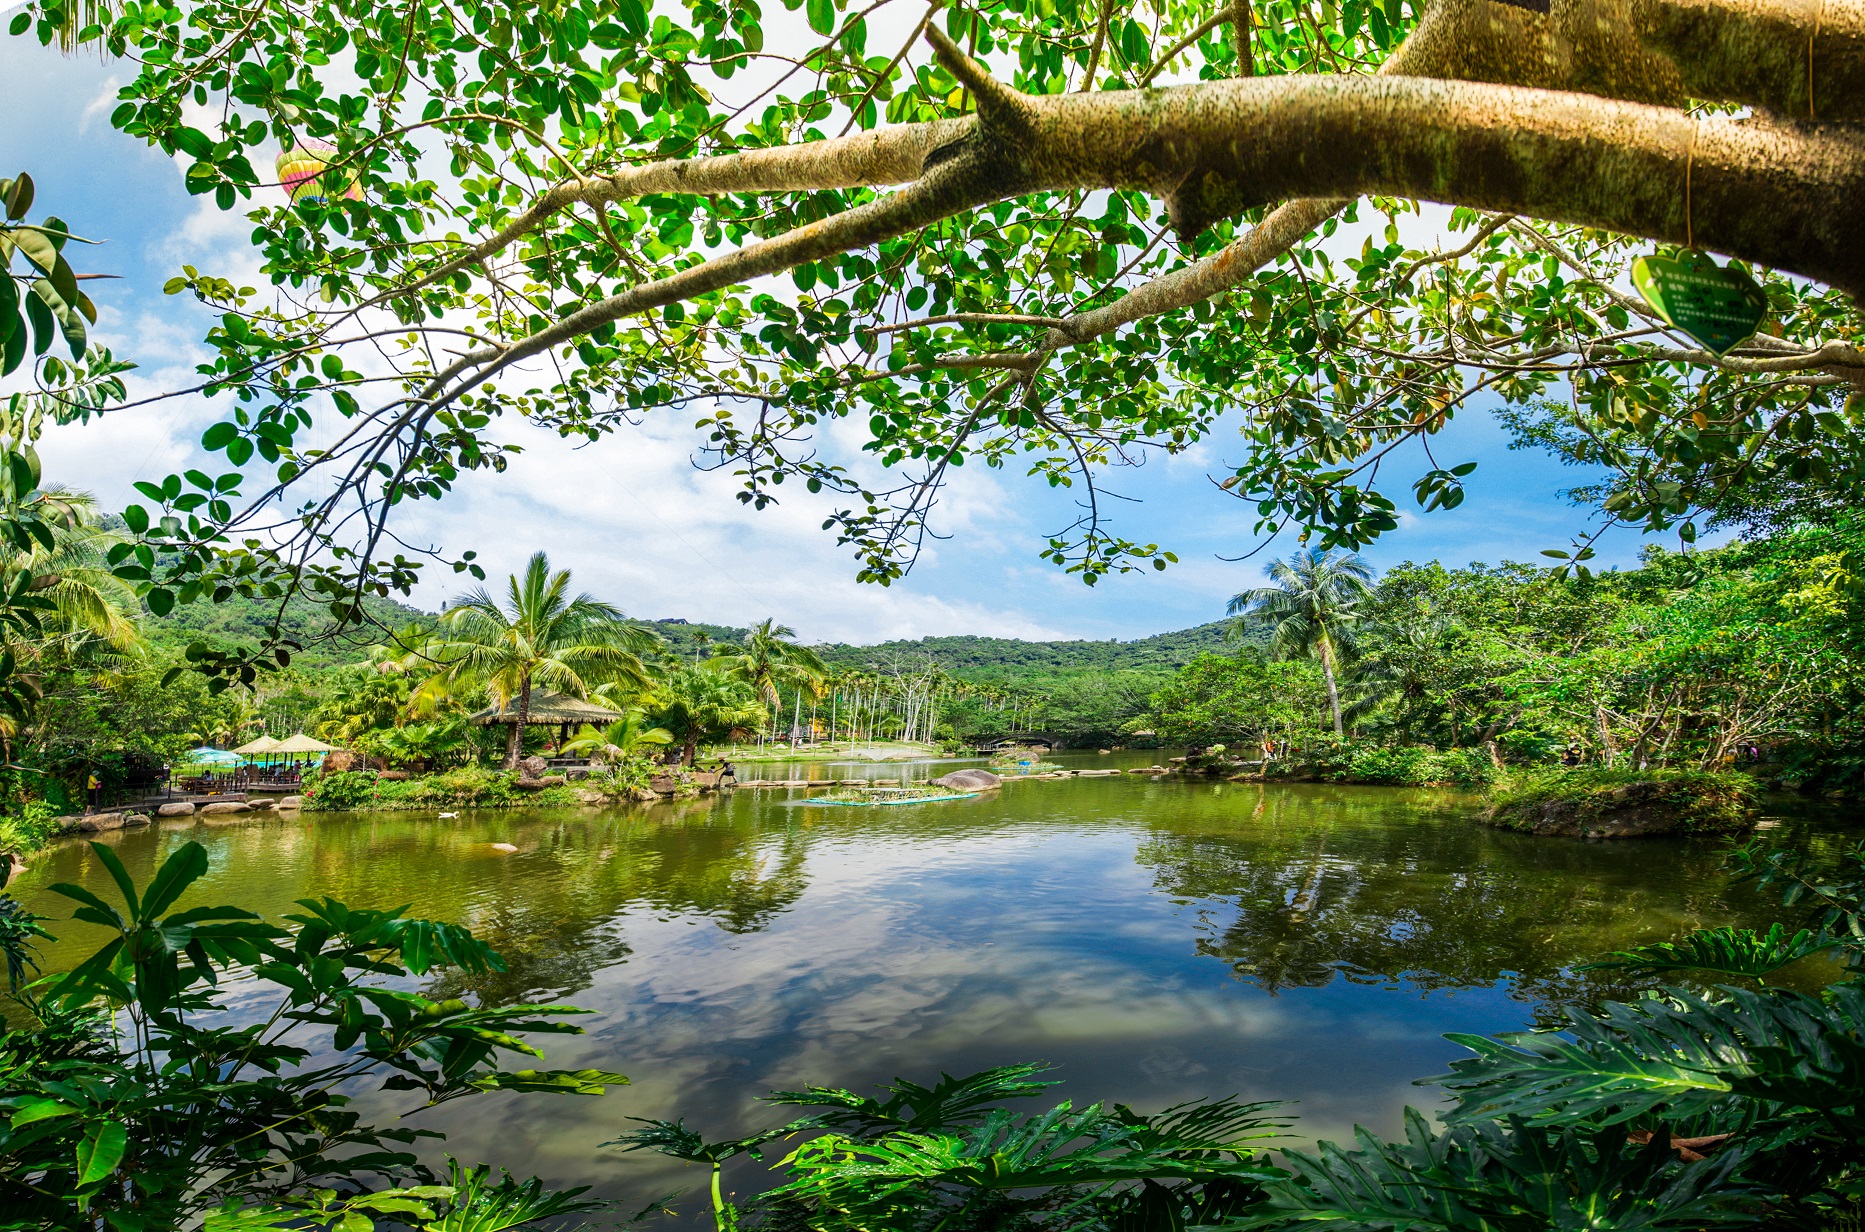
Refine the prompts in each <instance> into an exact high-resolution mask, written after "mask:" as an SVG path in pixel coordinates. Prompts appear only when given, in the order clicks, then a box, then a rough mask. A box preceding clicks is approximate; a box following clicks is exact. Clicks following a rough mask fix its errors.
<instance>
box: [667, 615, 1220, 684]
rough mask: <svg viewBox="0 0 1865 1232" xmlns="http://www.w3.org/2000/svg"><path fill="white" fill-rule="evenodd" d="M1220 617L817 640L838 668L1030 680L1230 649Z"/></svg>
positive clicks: (717, 637)
mask: <svg viewBox="0 0 1865 1232" xmlns="http://www.w3.org/2000/svg"><path fill="white" fill-rule="evenodd" d="M652 623H653V625H654V628H655V630H656V631H657V632H658V633H659V634H660V635H661V636H662V637H664V638H666V639H667V641H668V643H669V645H670V646H672V647H674V648H676V649H679V650H682V651H686V652H688V653H691V652H692V651H693V650H694V649H695V647H696V646H697V645H699V643H698V642H696V640H695V635H696V634H704V635H705V636H706V637H708V638H710V639H711V641H710V643H708V644H718V643H722V642H737V641H738V639H739V638H741V637H743V636H744V632H745V631H744V630H743V629H737V628H732V627H730V626H728V625H712V624H705V623H703V622H700V621H686V620H679V619H667V620H656V621H653V622H652ZM1225 624H1226V622H1225V621H1212V622H1211V623H1210V624H1203V625H1198V626H1196V627H1195V628H1191V629H1179V630H1177V631H1175V632H1172V633H1155V634H1153V635H1152V636H1151V637H1142V638H1136V639H1135V640H1133V641H1129V642H1123V641H1119V640H1116V639H1112V638H1110V639H1109V640H1107V641H1104V642H1097V641H1084V640H1070V641H1055V642H1030V641H1024V640H1022V639H1021V638H1014V637H975V636H970V635H964V636H959V637H922V638H913V639H911V640H896V641H891V642H880V643H876V644H872V645H859V644H851V643H847V642H834V643H830V644H828V645H825V646H819V647H817V649H818V651H819V652H820V653H821V654H822V656H823V658H824V659H826V660H827V661H828V662H830V663H832V664H834V665H836V666H838V667H851V668H860V667H867V666H869V665H870V664H878V665H883V666H885V665H887V664H889V663H891V662H893V661H896V660H923V659H925V658H928V657H930V658H931V659H932V660H933V661H934V662H936V663H937V664H938V665H939V666H940V667H942V668H944V669H945V670H946V671H948V672H950V673H952V674H953V675H955V676H959V677H961V678H963V679H966V680H973V681H978V682H980V683H985V682H991V683H1003V684H1018V683H1029V682H1031V681H1032V680H1034V679H1036V678H1039V677H1043V678H1046V677H1054V676H1072V675H1081V674H1085V673H1090V672H1109V671H1130V670H1137V671H1160V672H1170V671H1175V670H1177V669H1178V668H1180V667H1183V666H1184V665H1185V664H1187V663H1190V662H1191V661H1192V659H1194V658H1196V657H1197V656H1198V655H1200V654H1203V653H1205V652H1206V651H1222V650H1225V649H1227V648H1230V643H1227V642H1226V641H1225V640H1224V628H1225Z"/></svg>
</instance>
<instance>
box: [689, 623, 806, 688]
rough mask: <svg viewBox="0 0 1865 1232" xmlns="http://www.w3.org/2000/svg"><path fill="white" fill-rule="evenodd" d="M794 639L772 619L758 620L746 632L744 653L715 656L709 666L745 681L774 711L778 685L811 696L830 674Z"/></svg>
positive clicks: (788, 629) (794, 632) (787, 628)
mask: <svg viewBox="0 0 1865 1232" xmlns="http://www.w3.org/2000/svg"><path fill="white" fill-rule="evenodd" d="M796 635H797V631H796V630H795V629H792V628H791V627H790V626H789V625H780V624H778V623H777V621H776V620H775V619H768V620H761V621H759V622H758V623H757V624H755V625H752V626H751V628H749V629H747V630H746V631H745V636H744V639H743V642H742V645H743V646H744V649H743V650H741V651H740V652H739V653H738V654H730V655H717V656H715V657H714V658H713V659H712V660H711V662H710V664H709V666H711V667H714V668H717V669H719V670H720V671H723V672H724V673H725V674H726V675H727V676H731V677H734V678H736V679H738V680H742V681H744V682H745V683H746V684H748V685H750V686H751V689H752V691H753V692H754V693H756V694H757V695H758V697H759V698H761V699H762V700H763V702H764V705H765V707H766V708H767V709H769V708H774V707H775V706H776V705H777V702H778V697H777V686H778V685H780V684H782V685H789V686H790V687H791V688H797V689H803V688H807V689H809V690H810V691H812V692H814V691H815V690H816V689H817V688H818V687H819V686H820V685H821V684H822V682H823V679H824V678H825V677H826V676H828V674H829V667H828V665H827V664H825V663H824V662H823V661H822V659H821V658H820V657H818V655H817V654H816V652H815V651H813V650H811V649H810V648H809V647H807V646H799V645H797V644H796V642H794V641H792V640H791V639H792V638H794V637H796Z"/></svg>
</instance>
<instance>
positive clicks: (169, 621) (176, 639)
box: [143, 595, 434, 667]
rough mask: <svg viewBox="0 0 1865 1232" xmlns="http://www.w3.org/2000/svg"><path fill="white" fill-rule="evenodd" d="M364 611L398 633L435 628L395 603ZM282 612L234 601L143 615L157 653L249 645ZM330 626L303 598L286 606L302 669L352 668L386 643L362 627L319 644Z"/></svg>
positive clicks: (370, 605)
mask: <svg viewBox="0 0 1865 1232" xmlns="http://www.w3.org/2000/svg"><path fill="white" fill-rule="evenodd" d="M363 607H364V609H365V610H367V611H368V612H369V614H370V615H371V616H373V617H374V618H375V619H376V620H378V621H380V622H381V623H382V624H384V625H387V626H388V627H389V628H391V629H399V628H402V627H403V626H405V625H408V624H411V623H419V624H431V623H433V620H434V616H433V614H432V613H431V612H423V611H421V610H420V609H419V608H414V607H409V606H408V605H407V604H405V603H397V602H396V601H394V600H393V599H382V598H371V599H368V600H365V601H364V604H363ZM277 611H278V605H277V604H276V603H274V602H270V601H260V600H257V599H247V598H243V597H241V596H239V595H232V596H230V597H229V598H228V599H227V600H226V602H224V603H183V604H178V605H177V606H176V607H175V609H174V610H173V611H171V612H170V613H169V614H168V615H166V616H154V615H150V614H149V613H147V612H145V613H144V615H143V621H144V628H145V633H146V636H147V638H148V640H149V642H150V644H151V645H153V646H155V647H157V648H158V649H173V650H179V649H181V648H182V647H185V646H187V645H188V644H189V643H191V642H207V643H208V644H209V645H214V646H227V645H236V644H243V645H251V644H253V643H255V642H258V641H259V640H260V639H261V638H263V637H264V636H265V628H266V626H267V625H268V624H269V623H270V622H271V620H272V618H273V616H274V615H275V614H276V613H277ZM329 625H330V613H329V612H328V611H327V610H325V609H324V608H323V607H321V606H319V605H317V604H315V603H312V602H310V601H309V600H305V599H298V600H294V601H293V602H291V603H289V604H287V605H286V608H285V616H284V620H283V621H282V626H283V629H284V632H285V636H286V637H287V638H289V639H291V640H292V641H295V642H298V643H299V644H300V645H302V646H303V647H304V649H303V650H302V651H299V652H298V653H296V654H295V655H293V661H294V663H295V664H296V665H297V666H299V667H329V666H332V665H335V664H339V663H352V662H355V661H356V660H358V659H360V658H362V657H363V647H365V646H368V645H370V644H372V643H375V642H379V641H381V640H382V639H383V634H382V631H381V630H380V629H378V628H376V627H375V626H373V625H364V626H361V627H358V628H352V629H350V630H348V631H346V632H345V633H344V634H343V635H342V636H341V637H339V638H337V639H334V640H329V641H320V640H318V638H319V636H320V635H321V634H322V633H323V632H324V631H325V629H327V628H328V626H329Z"/></svg>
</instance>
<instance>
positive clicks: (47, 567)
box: [0, 487, 140, 654]
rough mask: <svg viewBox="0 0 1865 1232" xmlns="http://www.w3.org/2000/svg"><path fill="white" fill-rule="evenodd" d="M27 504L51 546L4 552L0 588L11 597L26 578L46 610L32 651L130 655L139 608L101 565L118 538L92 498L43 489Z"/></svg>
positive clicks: (74, 491) (129, 590)
mask: <svg viewBox="0 0 1865 1232" xmlns="http://www.w3.org/2000/svg"><path fill="white" fill-rule="evenodd" d="M34 504H35V505H36V512H37V514H38V517H39V519H40V520H41V521H42V522H44V523H45V524H46V526H47V527H48V528H49V529H50V531H51V538H52V542H51V546H49V547H46V546H42V545H40V544H37V543H35V544H34V546H33V548H32V550H30V551H21V550H19V549H18V548H14V547H11V546H10V545H9V548H8V550H7V551H6V552H5V554H4V556H0V585H4V586H5V587H6V589H7V590H9V591H11V590H12V589H13V587H14V585H15V584H16V582H17V580H18V578H19V576H20V575H21V574H27V575H29V576H30V577H31V581H29V582H28V583H27V584H26V591H27V593H28V594H31V595H34V596H36V597H38V598H40V599H42V600H44V601H45V602H46V604H47V607H46V609H45V612H44V615H43V616H42V617H41V618H40V625H41V630H42V632H43V634H44V640H43V642H42V643H41V644H40V645H39V647H38V649H39V650H40V651H41V652H43V651H45V650H48V649H53V648H56V649H59V650H62V651H64V652H66V653H70V652H72V651H75V650H77V649H78V648H79V647H80V646H86V645H88V646H90V647H91V648H93V649H97V650H101V651H104V652H105V653H110V654H127V653H129V652H131V651H133V650H134V649H135V647H136V645H137V633H136V623H135V619H134V616H135V613H136V612H137V611H138V609H139V607H140V604H138V602H137V600H136V592H135V590H134V588H132V587H131V586H130V584H129V583H127V582H124V581H123V580H122V579H120V578H118V577H116V576H115V575H114V574H113V573H112V572H111V571H110V564H109V562H108V560H107V555H108V553H109V551H110V549H111V548H112V547H115V546H116V545H117V544H118V543H121V542H123V536H122V535H120V534H118V533H117V532H115V531H112V530H109V529H107V528H106V527H105V526H104V525H103V519H102V516H101V514H100V513H99V511H98V508H97V498H96V497H95V496H92V495H91V494H90V493H89V492H82V491H79V490H77V489H75V488H63V487H50V488H47V489H45V490H44V491H43V492H41V493H40V494H39V495H38V497H37V499H36V501H35V502H34Z"/></svg>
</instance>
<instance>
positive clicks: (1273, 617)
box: [1224, 548, 1373, 736]
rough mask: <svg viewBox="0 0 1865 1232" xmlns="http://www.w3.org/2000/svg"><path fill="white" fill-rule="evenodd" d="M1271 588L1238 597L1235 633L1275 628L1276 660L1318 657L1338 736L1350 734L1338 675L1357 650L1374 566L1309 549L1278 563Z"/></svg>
mask: <svg viewBox="0 0 1865 1232" xmlns="http://www.w3.org/2000/svg"><path fill="white" fill-rule="evenodd" d="M1266 572H1267V573H1268V574H1269V580H1270V583H1271V584H1270V585H1268V586H1259V587H1257V588H1256V589H1254V590H1246V591H1244V592H1243V593H1242V594H1240V595H1233V596H1232V597H1231V600H1230V603H1229V605H1228V606H1226V607H1225V609H1224V610H1225V612H1226V613H1228V614H1229V615H1231V616H1235V617H1237V619H1236V620H1234V621H1232V622H1231V626H1230V634H1231V636H1232V637H1233V638H1238V637H1241V636H1242V635H1243V633H1244V632H1245V631H1246V630H1247V629H1248V628H1249V627H1250V626H1251V625H1252V624H1262V623H1268V624H1274V626H1275V635H1274V637H1273V638H1272V639H1271V641H1270V649H1271V650H1272V651H1273V652H1274V653H1275V655H1276V657H1278V658H1282V659H1293V658H1297V657H1300V656H1303V655H1310V654H1312V655H1314V656H1315V657H1316V658H1318V659H1320V660H1321V674H1322V675H1323V676H1324V677H1326V678H1327V684H1328V705H1329V706H1330V707H1331V708H1332V709H1333V711H1334V734H1335V735H1337V736H1339V735H1342V734H1343V733H1344V731H1345V729H1344V727H1343V726H1342V724H1341V716H1340V685H1339V683H1338V682H1337V681H1336V680H1335V671H1336V668H1337V667H1338V665H1339V663H1340V659H1341V655H1342V654H1344V653H1347V654H1350V653H1352V651H1353V623H1354V621H1355V619H1356V618H1357V611H1356V609H1357V608H1358V607H1359V604H1360V602H1361V600H1363V599H1365V598H1366V596H1367V591H1368V585H1367V584H1368V583H1369V582H1371V581H1372V580H1373V567H1372V566H1371V565H1369V564H1367V563H1366V562H1365V561H1364V560H1362V559H1360V557H1358V556H1356V555H1354V554H1353V553H1351V552H1349V553H1348V554H1346V555H1344V556H1337V555H1335V554H1334V553H1333V552H1329V551H1324V550H1323V549H1321V548H1304V549H1302V550H1301V551H1298V552H1296V553H1295V554H1294V555H1293V556H1291V557H1289V559H1288V560H1286V561H1280V560H1278V561H1275V562H1273V563H1272V564H1271V565H1270V566H1269V568H1268V570H1267V571H1266Z"/></svg>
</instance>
